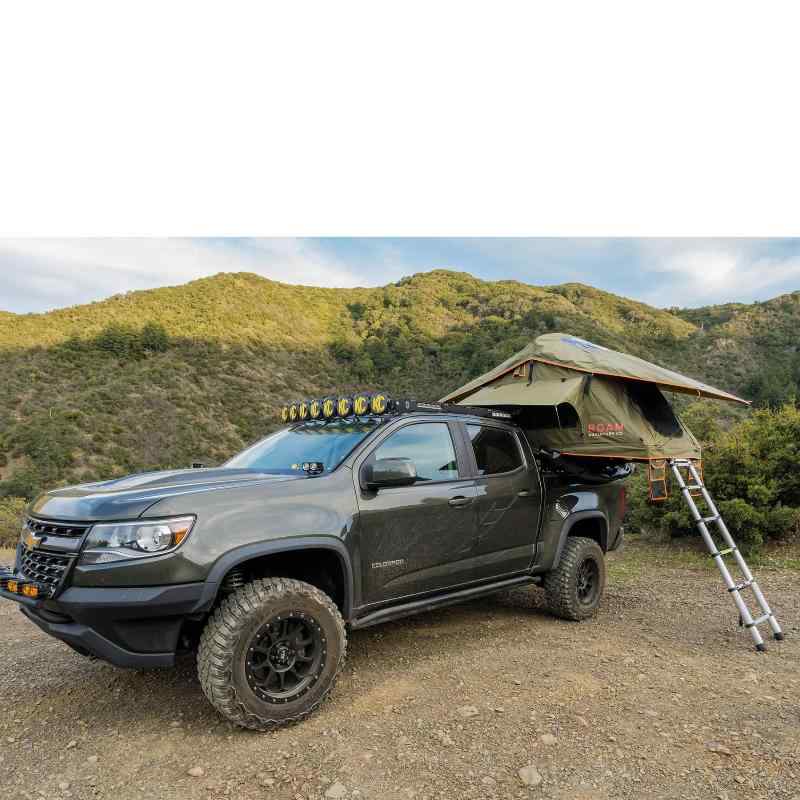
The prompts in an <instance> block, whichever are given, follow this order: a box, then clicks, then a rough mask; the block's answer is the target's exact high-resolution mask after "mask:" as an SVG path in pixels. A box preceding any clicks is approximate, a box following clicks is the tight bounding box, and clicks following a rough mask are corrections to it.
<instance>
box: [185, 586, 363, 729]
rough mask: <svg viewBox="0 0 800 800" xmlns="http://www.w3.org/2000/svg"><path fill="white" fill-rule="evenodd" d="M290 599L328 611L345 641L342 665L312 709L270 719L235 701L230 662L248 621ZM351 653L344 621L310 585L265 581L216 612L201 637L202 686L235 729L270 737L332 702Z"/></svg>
mask: <svg viewBox="0 0 800 800" xmlns="http://www.w3.org/2000/svg"><path fill="white" fill-rule="evenodd" d="M286 594H301V595H305V596H306V597H309V598H311V599H312V600H314V601H315V602H317V603H319V604H320V605H322V606H324V607H325V608H326V610H327V611H328V612H329V613H330V614H331V616H332V617H333V618H334V621H335V623H336V627H337V629H338V631H339V633H340V636H341V647H340V653H339V661H338V663H337V665H336V668H335V670H334V673H333V677H332V679H331V682H330V685H329V686H328V688H327V689H326V690H325V692H324V693H323V694H322V695H321V696H320V697H319V698H318V699H317V700H316V701H315V702H314V703H313V704H312V705H311V706H309V707H308V708H306V709H304V710H303V711H301V712H299V713H298V714H296V715H294V716H292V717H282V718H281V719H269V718H267V717H261V716H259V715H257V714H255V713H253V712H252V711H250V710H249V709H247V708H246V707H245V706H244V704H243V703H242V702H241V700H240V699H239V698H238V697H237V694H236V688H235V686H234V685H233V681H232V680H231V678H232V661H233V654H234V649H235V647H236V642H237V640H238V638H239V635H240V634H241V632H242V629H243V628H244V627H245V626H246V625H247V624H248V622H249V621H250V615H251V614H253V613H256V612H257V611H258V609H259V608H260V607H263V606H264V605H265V604H267V603H269V602H270V601H276V600H280V599H281V598H282V597H283V596H285V595H286ZM346 652H347V632H346V629H345V625H344V620H343V619H342V615H341V614H340V613H339V609H338V608H337V607H336V605H335V603H334V602H333V601H332V600H331V599H330V597H328V595H326V594H325V593H324V592H322V591H321V590H320V589H318V588H317V587H316V586H312V585H311V584H310V583H305V582H304V581H298V580H294V579H290V578H262V579H259V580H255V581H252V582H251V583H248V584H247V585H245V586H243V587H242V588H241V589H239V590H237V591H236V592H235V593H233V594H231V595H230V596H228V597H227V598H225V600H223V601H222V603H221V604H220V605H219V606H218V607H217V609H216V610H215V611H214V613H213V615H212V616H211V618H210V619H209V620H208V622H207V624H206V627H205V629H204V631H203V634H202V636H201V637H200V646H199V648H198V651H197V672H198V676H199V678H200V685H201V687H202V689H203V692H204V693H205V695H206V697H207V698H208V700H209V702H210V703H211V704H212V705H213V706H214V708H216V709H217V711H219V712H220V714H222V715H223V716H224V717H226V718H227V719H229V720H230V721H231V722H233V723H234V724H236V725H239V726H241V727H243V728H249V729H251V730H256V731H268V730H272V729H274V728H276V727H279V726H283V725H289V724H291V723H294V722H299V721H300V720H302V719H305V718H306V717H308V716H309V715H310V714H312V713H313V712H314V711H316V710H317V708H319V706H320V705H321V704H322V703H323V702H324V701H325V700H326V699H327V698H328V696H329V695H330V693H331V691H332V690H333V687H334V686H335V685H336V680H337V678H338V677H339V674H340V672H341V671H342V668H343V667H344V662H345V657H346Z"/></svg>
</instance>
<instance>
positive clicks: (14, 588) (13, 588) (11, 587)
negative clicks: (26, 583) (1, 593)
mask: <svg viewBox="0 0 800 800" xmlns="http://www.w3.org/2000/svg"><path fill="white" fill-rule="evenodd" d="M6 589H8V591H9V592H13V593H14V594H16V593H17V592H18V591H19V584H18V583H17V582H16V581H9V582H8V583H7V584H6Z"/></svg>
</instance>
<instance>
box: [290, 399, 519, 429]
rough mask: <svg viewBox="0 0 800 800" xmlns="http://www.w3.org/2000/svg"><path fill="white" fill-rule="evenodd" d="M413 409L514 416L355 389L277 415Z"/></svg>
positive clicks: (318, 416) (347, 415)
mask: <svg viewBox="0 0 800 800" xmlns="http://www.w3.org/2000/svg"><path fill="white" fill-rule="evenodd" d="M413 411H430V412H433V413H436V412H439V413H442V414H447V413H450V414H468V415H470V416H476V417H489V418H493V419H503V420H512V419H513V418H514V415H513V414H512V413H510V412H508V411H501V410H499V409H496V408H474V407H471V406H459V405H449V404H442V403H418V402H417V401H416V400H412V399H410V398H405V397H392V396H391V395H388V394H387V393H386V392H356V393H355V394H352V395H349V394H343V395H328V396H327V397H321V398H320V397H315V398H313V399H311V400H298V401H296V402H294V403H288V404H286V405H284V406H281V408H280V410H279V411H278V417H279V418H280V420H281V422H283V423H291V422H298V421H306V420H330V419H353V418H355V417H366V416H385V415H387V414H408V413H410V412H413Z"/></svg>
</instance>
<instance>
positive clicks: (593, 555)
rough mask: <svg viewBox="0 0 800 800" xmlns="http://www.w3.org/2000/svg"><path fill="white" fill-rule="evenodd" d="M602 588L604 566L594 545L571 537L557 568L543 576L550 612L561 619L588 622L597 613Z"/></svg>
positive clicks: (591, 541)
mask: <svg viewBox="0 0 800 800" xmlns="http://www.w3.org/2000/svg"><path fill="white" fill-rule="evenodd" d="M605 586H606V563H605V559H604V557H603V550H602V549H601V547H600V545H599V544H597V542H595V541H593V540H592V539H587V538H585V537H583V536H571V537H569V538H568V539H567V541H566V543H565V544H564V551H563V552H562V554H561V560H560V561H559V563H558V566H557V567H556V568H555V569H554V570H553V571H552V572H548V573H547V575H545V577H544V590H545V593H546V594H547V601H548V605H549V606H550V610H551V611H552V612H553V613H554V614H555V615H556V616H558V617H562V618H563V619H572V620H582V619H588V618H589V617H592V616H594V615H595V614H596V613H597V609H598V607H599V606H600V599H601V598H602V596H603V590H604V589H605Z"/></svg>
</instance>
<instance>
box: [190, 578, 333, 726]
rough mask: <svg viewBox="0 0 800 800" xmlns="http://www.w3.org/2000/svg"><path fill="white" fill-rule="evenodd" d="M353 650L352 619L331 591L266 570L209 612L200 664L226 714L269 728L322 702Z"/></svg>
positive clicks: (207, 687) (211, 695)
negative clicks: (347, 618)
mask: <svg viewBox="0 0 800 800" xmlns="http://www.w3.org/2000/svg"><path fill="white" fill-rule="evenodd" d="M346 653H347V632H346V629H345V625H344V620H343V619H342V615H341V612H340V611H339V609H338V607H337V606H336V604H335V603H334V602H333V600H332V599H331V598H330V597H329V596H328V595H327V594H325V592H323V591H322V590H321V589H319V588H318V587H316V586H313V585H311V584H309V583H306V582H304V581H299V580H295V579H292V578H259V579H256V580H254V581H252V582H250V583H246V584H245V585H244V586H242V587H241V588H239V589H237V590H236V591H235V592H232V593H231V594H229V595H228V596H227V597H226V598H225V599H223V600H222V602H221V603H220V604H219V606H217V608H216V609H215V611H214V613H213V614H212V615H211V617H210V618H209V619H208V622H207V623H206V627H205V629H204V631H203V634H202V636H201V638H200V647H199V648H198V651H197V670H198V674H199V677H200V685H201V686H202V688H203V692H204V693H205V695H206V697H207V698H208V699H209V701H210V702H211V703H212V705H213V706H214V707H215V708H216V709H217V711H219V712H220V714H222V715H223V716H224V717H226V718H227V719H229V720H230V721H231V722H233V723H234V724H236V725H240V726H241V727H243V728H251V729H252V730H257V731H266V730H271V729H272V728H275V727H277V726H279V725H287V724H289V723H292V722H297V721H299V720H301V719H304V718H305V717H307V716H308V715H309V714H311V713H313V712H314V711H315V710H316V709H317V708H319V706H320V705H321V704H322V703H323V702H324V700H325V699H326V698H327V697H328V695H329V694H330V693H331V690H332V689H333V687H334V685H335V683H336V678H337V677H338V675H339V674H340V672H341V671H342V667H343V666H344V660H345V655H346Z"/></svg>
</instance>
